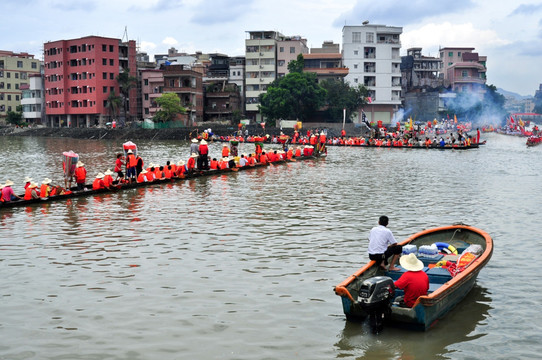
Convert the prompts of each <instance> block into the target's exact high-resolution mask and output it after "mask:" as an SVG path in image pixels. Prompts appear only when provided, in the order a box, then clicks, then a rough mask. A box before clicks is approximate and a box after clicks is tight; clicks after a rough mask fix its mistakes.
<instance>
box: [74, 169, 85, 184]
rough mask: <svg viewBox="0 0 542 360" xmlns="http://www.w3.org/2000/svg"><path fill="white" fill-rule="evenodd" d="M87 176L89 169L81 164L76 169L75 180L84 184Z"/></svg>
mask: <svg viewBox="0 0 542 360" xmlns="http://www.w3.org/2000/svg"><path fill="white" fill-rule="evenodd" d="M86 178H87V170H86V169H85V168H84V167H82V166H81V167H78V168H77V169H75V182H77V183H80V184H81V183H82V184H84V183H85V180H86Z"/></svg>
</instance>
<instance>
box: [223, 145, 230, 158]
mask: <svg viewBox="0 0 542 360" xmlns="http://www.w3.org/2000/svg"><path fill="white" fill-rule="evenodd" d="M228 156H230V149H228V148H227V147H225V146H224V147H223V148H222V157H228Z"/></svg>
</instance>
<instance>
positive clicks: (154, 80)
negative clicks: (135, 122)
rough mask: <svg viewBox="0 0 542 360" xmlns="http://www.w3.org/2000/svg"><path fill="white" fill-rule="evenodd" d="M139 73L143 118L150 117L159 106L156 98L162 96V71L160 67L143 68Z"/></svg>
mask: <svg viewBox="0 0 542 360" xmlns="http://www.w3.org/2000/svg"><path fill="white" fill-rule="evenodd" d="M140 73H141V104H142V107H143V119H152V118H153V117H154V115H156V112H158V110H160V107H159V106H158V104H157V103H156V98H159V97H160V96H162V92H163V89H164V72H163V70H160V69H144V70H141V71H140Z"/></svg>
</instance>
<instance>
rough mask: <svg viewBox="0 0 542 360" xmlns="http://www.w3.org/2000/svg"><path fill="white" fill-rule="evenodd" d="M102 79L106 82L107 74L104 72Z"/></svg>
mask: <svg viewBox="0 0 542 360" xmlns="http://www.w3.org/2000/svg"><path fill="white" fill-rule="evenodd" d="M102 79H104V80H107V73H106V72H104V73H102Z"/></svg>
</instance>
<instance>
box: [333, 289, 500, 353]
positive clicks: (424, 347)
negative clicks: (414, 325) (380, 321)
mask: <svg viewBox="0 0 542 360" xmlns="http://www.w3.org/2000/svg"><path fill="white" fill-rule="evenodd" d="M491 309H492V307H491V298H490V297H489V293H488V290H487V289H485V288H483V287H481V286H478V285H475V286H474V287H473V289H472V290H471V291H470V293H469V294H468V295H467V296H466V297H465V299H463V300H462V301H461V302H460V303H459V304H458V305H457V306H456V307H455V308H454V309H453V310H452V311H451V312H450V313H448V314H447V315H446V316H445V317H444V318H443V319H441V320H440V321H439V323H438V324H437V325H435V327H434V328H432V329H431V330H429V331H426V332H413V331H408V330H402V329H398V328H393V327H389V326H388V327H386V328H385V329H384V331H383V332H382V333H381V334H379V335H374V334H372V332H371V328H370V326H369V325H368V323H367V322H352V321H346V322H345V326H344V329H343V330H342V332H341V333H340V334H339V336H338V338H339V341H338V342H337V343H336V344H335V347H336V348H337V358H344V357H347V356H353V357H356V358H357V357H361V358H363V359H454V358H455V357H454V352H455V350H454V349H451V348H450V345H454V344H462V346H463V345H464V344H466V343H468V342H469V341H472V340H476V339H478V338H481V337H483V336H484V335H486V334H484V333H480V332H475V329H476V328H477V326H478V325H481V324H483V323H484V320H485V319H486V318H487V317H488V316H489V311H490V310H491ZM399 339H400V340H399Z"/></svg>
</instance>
